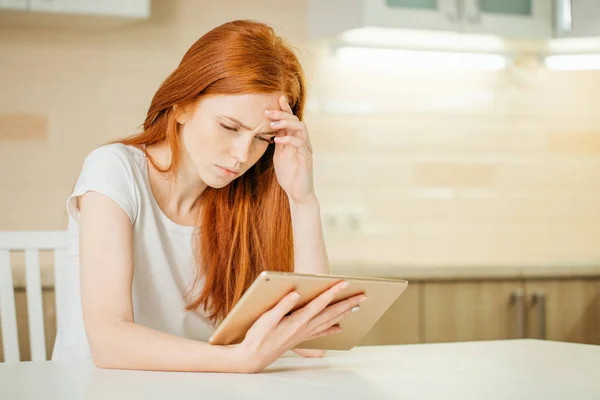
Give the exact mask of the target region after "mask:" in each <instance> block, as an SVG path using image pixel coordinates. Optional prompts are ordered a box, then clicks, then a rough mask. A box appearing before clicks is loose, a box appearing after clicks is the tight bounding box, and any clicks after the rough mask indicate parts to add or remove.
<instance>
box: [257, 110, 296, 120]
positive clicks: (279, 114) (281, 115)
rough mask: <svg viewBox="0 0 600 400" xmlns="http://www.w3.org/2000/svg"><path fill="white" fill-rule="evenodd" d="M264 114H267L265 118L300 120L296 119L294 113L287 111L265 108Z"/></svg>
mask: <svg viewBox="0 0 600 400" xmlns="http://www.w3.org/2000/svg"><path fill="white" fill-rule="evenodd" d="M265 115H266V116H267V118H269V119H273V120H280V119H289V120H293V121H300V120H299V119H298V117H296V116H295V115H294V114H290V113H289V112H287V111H281V110H265Z"/></svg>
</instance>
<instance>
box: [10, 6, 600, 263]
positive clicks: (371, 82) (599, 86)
mask: <svg viewBox="0 0 600 400" xmlns="http://www.w3.org/2000/svg"><path fill="white" fill-rule="evenodd" d="M208 4H209V3H208V2H205V1H192V0H178V1H170V2H167V1H160V0H159V1H155V2H154V3H153V17H152V19H151V20H150V21H148V22H144V23H139V24H135V25H131V26H122V27H119V28H112V29H110V30H107V29H104V30H98V29H95V30H90V29H81V28H76V29H75V28H60V29H56V28H53V29H47V28H44V29H39V28H23V27H20V28H15V27H12V28H0V54H1V57H2V62H0V87H1V88H2V91H1V92H0V115H1V116H3V118H4V121H6V120H7V118H9V117H10V118H13V122H12V123H15V122H14V121H15V120H16V121H17V122H16V123H17V124H18V123H19V121H21V122H28V121H32V122H31V125H25V124H21V125H19V126H32V127H33V128H28V129H30V130H37V132H38V133H37V134H34V135H32V137H25V136H27V129H25V128H23V129H22V131H23V132H20V133H19V135H22V136H18V137H12V138H8V137H3V136H2V135H0V191H1V195H0V229H61V228H64V227H65V223H66V214H65V212H64V201H65V199H66V196H67V195H68V193H69V190H70V189H71V187H72V184H73V182H74V180H75V178H76V177H77V174H78V172H79V168H80V166H81V162H82V160H83V158H84V157H85V156H86V154H87V153H88V152H89V151H90V150H91V149H93V148H94V147H95V146H98V145H100V144H102V143H104V142H107V141H109V140H112V139H116V138H119V137H122V136H125V135H128V134H130V133H132V132H134V131H136V129H137V127H138V126H139V125H140V124H141V123H142V121H143V119H144V115H145V111H146V108H147V106H148V104H149V101H150V99H151V96H152V95H153V93H154V91H155V90H156V88H157V87H158V85H159V84H160V82H161V81H162V79H164V77H165V76H166V75H167V74H168V73H169V72H170V71H171V70H172V69H173V68H174V67H175V66H176V64H177V63H178V62H179V59H180V58H181V56H182V55H183V52H184V51H185V50H186V49H187V47H188V46H189V45H191V43H192V42H193V41H194V40H195V39H197V38H198V37H199V36H200V35H201V34H203V33H204V32H206V31H207V30H209V29H210V28H212V27H214V26H216V25H217V24H220V23H222V22H225V21H227V20H230V19H237V18H252V19H260V20H264V21H267V22H269V23H271V24H273V25H275V26H276V27H277V28H278V29H279V31H280V32H281V33H282V35H284V36H286V37H287V38H288V39H289V40H290V41H291V42H292V43H293V44H295V45H297V46H298V47H299V51H300V55H301V59H302V60H303V62H304V63H305V66H306V68H307V73H308V76H309V78H310V101H309V107H308V112H307V118H306V120H307V123H308V126H309V129H310V132H311V137H312V140H313V144H314V147H315V153H316V154H315V165H316V172H315V174H316V184H317V189H318V194H319V196H320V198H321V202H322V204H323V210H324V213H325V214H327V215H329V213H333V214H335V213H339V212H340V210H343V209H344V208H347V209H350V210H354V211H355V212H356V213H357V214H358V215H359V219H360V228H359V229H358V231H348V230H343V231H342V232H336V231H334V230H333V229H331V228H329V227H328V228H327V243H328V247H329V253H330V256H331V258H332V260H333V261H336V262H344V261H348V262H353V263H385V264H389V263H397V264H411V265H412V264H417V265H446V264H447V265H464V264H478V265H480V264H484V265H488V264H490V265H520V264H535V265H538V264H539V265H549V264H571V263H595V262H596V261H598V260H599V259H600V223H599V222H600V207H598V205H599V204H600V113H598V111H597V108H598V104H599V103H600V102H599V100H600V73H599V72H577V73H575V72H566V73H556V72H554V73H551V72H548V71H545V70H544V69H543V68H537V67H535V66H534V67H529V68H519V69H512V68H511V69H509V70H507V71H504V72H493V73H492V72H478V73H472V72H470V73H464V72H462V73H459V72H448V71H421V72H415V71H412V72H411V71H402V70H395V71H391V72H390V71H384V70H377V69H375V70H364V69H360V70H357V69H353V68H352V66H343V65H339V64H337V63H336V61H335V59H333V58H332V57H330V56H327V55H322V54H321V53H319V52H318V51H317V49H316V48H315V47H313V46H308V45H306V33H305V25H306V9H305V8H306V5H305V2H303V1H293V2H282V1H268V0H260V1H257V0H253V1H241V0H239V1H234V0H224V1H221V2H219V3H218V4H219V6H218V7H217V6H215V5H211V6H209V5H208ZM211 4H212V3H211ZM23 118H24V119H23ZM0 123H2V120H1V119H0ZM5 123H6V122H5ZM45 126H47V130H45V131H44V127H45ZM40 130H41V131H42V134H39V131H40Z"/></svg>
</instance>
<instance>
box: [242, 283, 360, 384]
mask: <svg viewBox="0 0 600 400" xmlns="http://www.w3.org/2000/svg"><path fill="white" fill-rule="evenodd" d="M346 285H347V283H346V282H339V283H337V284H336V285H334V286H333V287H331V288H329V289H328V290H326V291H325V292H323V293H322V294H320V295H319V296H318V297H316V298H315V299H313V300H312V301H311V302H310V303H308V304H306V305H305V306H304V307H302V308H300V309H298V310H296V311H294V312H293V313H292V314H290V315H288V314H289V313H290V311H291V310H292V309H293V308H294V306H295V305H296V303H297V301H298V294H297V293H296V292H291V293H289V294H288V295H286V296H285V297H284V298H283V299H281V300H280V301H279V303H277V305H276V306H275V307H273V308H272V309H271V310H269V311H267V312H265V313H264V314H263V315H262V316H261V317H260V318H259V319H258V320H257V321H256V322H255V323H254V324H253V325H252V327H251V328H250V329H249V330H248V332H247V333H246V337H245V339H244V341H243V342H242V343H239V344H236V345H232V346H230V347H232V348H233V349H234V351H236V353H237V354H238V355H239V356H240V358H241V360H242V369H243V370H244V372H249V373H257V372H260V371H262V370H263V369H264V368H266V367H267V366H269V365H270V364H271V363H273V362H274V361H275V360H277V359H278V358H279V357H281V356H282V355H283V354H284V353H285V352H286V351H288V350H291V349H293V348H294V347H296V346H297V345H298V344H300V343H302V342H304V341H306V340H310V339H316V338H318V337H322V336H327V335H330V334H333V333H338V332H341V330H342V329H341V328H340V327H339V326H338V325H337V324H338V323H339V322H340V321H341V320H342V319H343V318H344V317H345V316H346V315H348V314H349V313H351V312H352V309H353V308H354V307H356V306H357V305H358V304H359V303H360V302H362V301H363V300H364V299H366V296H365V295H363V294H359V295H356V296H352V297H350V298H348V299H346V300H342V301H340V302H338V303H336V304H333V305H329V304H330V303H331V301H333V299H334V298H335V296H336V295H337V294H338V293H339V292H340V291H342V290H343V289H344V288H345V287H346Z"/></svg>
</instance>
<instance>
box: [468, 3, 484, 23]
mask: <svg viewBox="0 0 600 400" xmlns="http://www.w3.org/2000/svg"><path fill="white" fill-rule="evenodd" d="M478 3H479V1H477V0H465V16H466V17H467V22H468V23H470V24H480V23H481V13H480V12H479V4H478Z"/></svg>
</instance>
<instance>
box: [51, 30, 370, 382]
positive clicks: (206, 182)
mask: <svg viewBox="0 0 600 400" xmlns="http://www.w3.org/2000/svg"><path fill="white" fill-rule="evenodd" d="M305 99H306V87H305V82H304V78H303V72H302V69H301V66H300V63H299V62H298V60H297V58H296V56H295V55H294V54H293V52H292V51H291V50H290V49H289V48H288V47H287V46H286V45H285V44H284V43H283V42H282V40H281V39H280V38H279V37H278V36H277V35H276V34H275V33H274V31H273V30H272V29H271V28H269V27H268V26H266V25H264V24H260V23H256V22H250V21H234V22H230V23H226V24H224V25H222V26H219V27H217V28H215V29H214V30H212V31H210V32H209V33H207V34H206V35H204V36H203V37H201V38H200V39H199V40H198V41H197V42H196V43H194V44H193V45H192V47H191V48H190V49H189V50H188V51H187V53H186V54H185V56H184V57H183V59H182V61H181V63H180V64H179V66H178V67H177V69H176V70H175V71H174V72H173V73H172V74H171V75H170V76H169V77H168V78H167V79H166V80H165V82H163V84H162V85H161V87H160V88H159V89H158V91H157V92H156V94H155V95H154V98H153V99H152V102H151V104H150V108H149V110H148V114H147V117H146V120H145V122H144V127H143V131H142V132H141V133H139V134H137V135H134V136H132V137H129V138H126V139H124V140H121V141H118V142H115V143H112V144H109V145H106V146H102V147H100V148H98V149H96V150H94V151H93V152H92V153H91V154H90V155H89V156H88V157H87V158H86V160H85V162H84V165H83V169H82V171H81V174H80V176H79V178H78V180H77V183H76V185H75V188H74V189H73V193H72V194H71V196H70V197H69V199H68V200H67V210H68V212H69V216H70V219H69V237H70V243H69V249H70V250H69V252H70V257H71V258H70V259H71V261H72V263H73V268H70V270H69V279H70V282H67V283H66V285H65V287H66V291H65V294H64V295H65V299H64V300H65V301H63V304H65V305H66V307H67V309H65V310H61V311H62V313H61V315H60V318H59V329H58V335H57V339H56V344H55V349H54V353H53V359H55V360H60V359H69V358H77V357H92V358H93V360H94V362H95V363H96V365H98V366H99V367H102V368H119V369H144V370H177V371H220V372H258V371H261V370H262V369H263V368H265V367H266V366H268V365H269V364H271V363H272V362H273V361H274V360H276V359H277V358H278V357H280V356H281V355H282V354H283V353H285V352H286V351H288V350H290V349H293V348H294V347H295V346H296V345H298V344H299V343H301V342H303V341H305V340H307V339H311V338H315V337H319V336H323V335H328V334H332V333H336V332H339V331H340V327H339V326H338V325H337V324H338V323H339V322H340V320H341V319H342V318H343V317H344V316H345V315H346V314H347V313H348V312H350V311H351V309H352V308H353V307H355V306H356V305H357V304H358V303H359V302H360V301H362V300H363V299H364V298H365V297H364V296H362V295H360V296H354V297H353V298H350V299H348V300H346V301H343V302H340V303H338V304H336V305H333V306H328V304H329V303H330V302H331V300H332V299H333V298H334V296H335V295H336V293H337V292H338V291H340V290H341V289H342V288H343V286H344V283H343V282H341V283H339V284H337V285H335V286H334V287H332V288H331V289H329V290H328V291H327V292H325V293H323V294H322V295H321V296H319V297H318V298H316V299H315V300H313V301H312V302H310V303H309V304H308V305H306V306H305V307H303V308H301V309H299V310H297V311H296V312H294V313H292V314H291V315H287V314H289V312H290V311H291V309H292V308H293V307H294V304H295V301H296V299H297V294H296V293H290V294H288V295H287V296H285V297H284V298H283V299H282V300H281V301H280V302H279V303H278V305H277V306H275V307H274V308H273V309H272V310H270V311H268V312H266V313H265V314H264V315H263V316H262V317H261V318H260V319H259V320H258V321H257V322H256V323H255V324H254V325H253V326H252V328H251V329H250V331H249V332H248V334H247V335H246V338H245V340H244V341H243V342H242V343H241V344H238V345H233V346H213V345H210V344H208V343H206V341H207V340H208V338H209V337H210V335H211V333H212V332H213V330H214V328H215V326H216V324H217V323H218V322H219V321H221V320H222V319H223V317H224V316H225V315H226V314H227V313H228V312H229V311H230V310H231V308H232V307H233V305H234V304H235V303H236V302H237V301H238V300H239V298H240V297H241V295H242V294H243V292H244V291H245V290H246V289H247V288H248V286H249V285H250V283H251V282H252V281H253V280H254V278H255V277H256V276H257V275H258V274H259V273H260V272H261V271H263V270H276V271H295V272H299V273H321V274H324V273H328V261H327V255H326V251H325V246H324V242H323V235H322V229H321V221H320V213H319V203H318V201H317V197H316V196H315V192H314V188H313V181H312V150H311V145H310V141H309V138H308V133H307V130H306V126H305V125H304V123H302V122H301V119H302V111H303V107H304V103H305ZM296 352H297V353H299V354H301V355H304V356H309V357H311V356H312V357H320V356H322V355H323V352H321V351H317V350H296Z"/></svg>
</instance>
